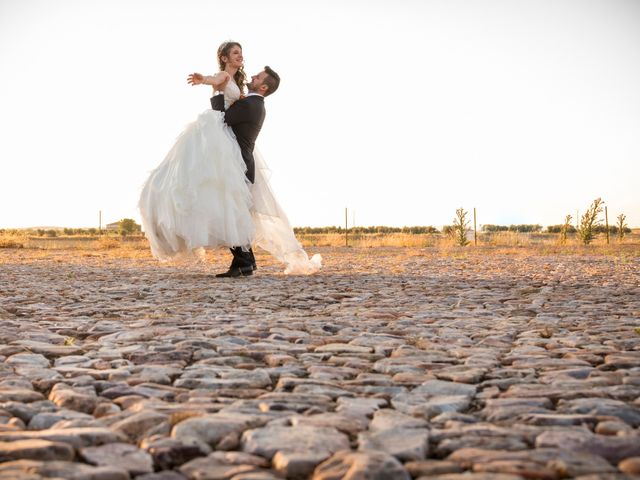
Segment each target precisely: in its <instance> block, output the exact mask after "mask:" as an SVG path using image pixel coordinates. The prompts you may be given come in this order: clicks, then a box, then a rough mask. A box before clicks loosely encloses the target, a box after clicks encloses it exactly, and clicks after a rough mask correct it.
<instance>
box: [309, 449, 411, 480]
mask: <svg viewBox="0 0 640 480" xmlns="http://www.w3.org/2000/svg"><path fill="white" fill-rule="evenodd" d="M311 478H312V480H361V479H368V480H411V476H410V475H409V473H408V472H407V470H406V469H405V468H404V467H403V466H402V464H401V463H400V462H399V461H398V460H397V459H396V458H395V457H393V456H391V455H389V454H388V453H385V452H380V451H375V450H372V451H365V452H352V451H351V450H342V451H339V452H337V453H336V454H334V455H333V456H332V457H330V458H328V459H327V460H325V461H324V462H323V463H321V464H320V465H318V467H316V469H315V470H314V472H313V477H311Z"/></svg>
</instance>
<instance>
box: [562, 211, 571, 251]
mask: <svg viewBox="0 0 640 480" xmlns="http://www.w3.org/2000/svg"><path fill="white" fill-rule="evenodd" d="M571 227H573V225H571V215H567V216H566V217H564V223H563V224H562V228H561V229H560V243H562V244H563V245H564V244H565V243H567V233H568V232H569V229H570V228H571Z"/></svg>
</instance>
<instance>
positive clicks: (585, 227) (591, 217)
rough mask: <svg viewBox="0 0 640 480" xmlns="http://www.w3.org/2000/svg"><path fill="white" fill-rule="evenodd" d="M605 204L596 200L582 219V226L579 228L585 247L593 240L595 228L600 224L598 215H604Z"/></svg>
mask: <svg viewBox="0 0 640 480" xmlns="http://www.w3.org/2000/svg"><path fill="white" fill-rule="evenodd" d="M603 204H604V202H603V201H602V199H600V198H596V199H595V200H594V201H593V203H592V204H591V206H590V207H589V208H588V209H587V211H586V212H585V214H584V215H582V218H581V219H580V226H579V227H578V235H579V236H580V240H582V243H584V244H585V245H588V244H590V243H591V241H592V240H593V234H594V231H593V228H594V227H595V226H597V225H598V224H599V223H600V220H598V215H599V214H600V213H602V205H603Z"/></svg>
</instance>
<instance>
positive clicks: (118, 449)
mask: <svg viewBox="0 0 640 480" xmlns="http://www.w3.org/2000/svg"><path fill="white" fill-rule="evenodd" d="M80 456H81V457H82V458H83V459H84V460H85V461H86V462H87V463H90V464H91V465H100V466H109V465H118V466H119V467H120V468H124V469H125V470H127V471H128V472H129V473H130V474H131V475H133V476H136V475H141V474H144V473H152V472H153V459H152V458H151V455H149V454H148V453H147V452H145V451H144V450H140V449H139V448H138V447H136V446H135V445H130V444H128V443H109V444H107V445H103V446H100V447H87V448H82V449H80Z"/></svg>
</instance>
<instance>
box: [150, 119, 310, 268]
mask: <svg viewBox="0 0 640 480" xmlns="http://www.w3.org/2000/svg"><path fill="white" fill-rule="evenodd" d="M254 158H255V166H256V175H255V183H254V184H251V183H250V182H249V181H248V180H247V179H246V176H245V171H246V165H245V163H244V160H243V159H242V154H241V152H240V147H239V146H238V143H237V141H236V139H235V136H234V134H233V130H231V128H230V127H228V126H227V125H226V124H225V123H224V114H223V113H222V112H218V111H214V110H207V111H205V112H204V113H202V114H201V115H200V116H199V117H198V119H197V120H196V121H195V122H193V123H191V124H189V125H187V127H186V128H185V130H184V131H183V132H182V134H181V135H180V136H179V137H178V139H177V140H176V143H175V145H174V146H173V147H172V148H171V150H170V151H169V153H168V154H167V156H166V158H165V159H164V161H163V162H162V163H161V164H160V165H159V166H158V168H156V169H155V170H154V171H153V172H151V174H150V176H149V178H148V180H147V181H146V183H145V185H144V187H143V189H142V194H141V196H140V202H139V205H138V206H139V208H140V213H141V216H142V226H143V229H144V231H145V235H146V236H147V238H148V239H149V243H150V245H151V252H152V253H153V255H154V256H155V257H156V258H158V259H161V260H169V259H173V258H177V257H183V258H184V257H201V256H202V253H203V250H202V249H203V248H215V247H221V246H225V247H235V246H243V247H244V246H247V247H248V246H250V245H251V244H254V245H257V246H259V247H261V248H263V249H265V250H267V251H268V252H269V253H271V254H272V255H273V256H274V257H275V258H276V259H278V260H279V261H281V262H282V263H283V264H284V265H285V270H284V273H286V274H303V275H307V274H311V273H315V272H317V271H318V270H319V269H320V268H321V265H322V258H321V257H320V255H314V256H313V257H312V258H311V259H309V257H308V255H307V253H306V252H305V251H304V249H303V248H302V246H301V245H300V243H299V242H298V241H297V239H296V238H295V234H294V233H293V229H292V228H291V225H290V223H289V220H288V218H287V216H286V214H285V212H284V210H283V209H282V208H281V207H280V205H279V203H278V202H277V200H276V198H275V195H274V194H273V191H272V189H271V186H270V185H269V169H268V167H267V166H266V164H265V162H264V159H263V158H262V156H261V155H260V152H259V151H258V150H257V149H256V150H254Z"/></svg>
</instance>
